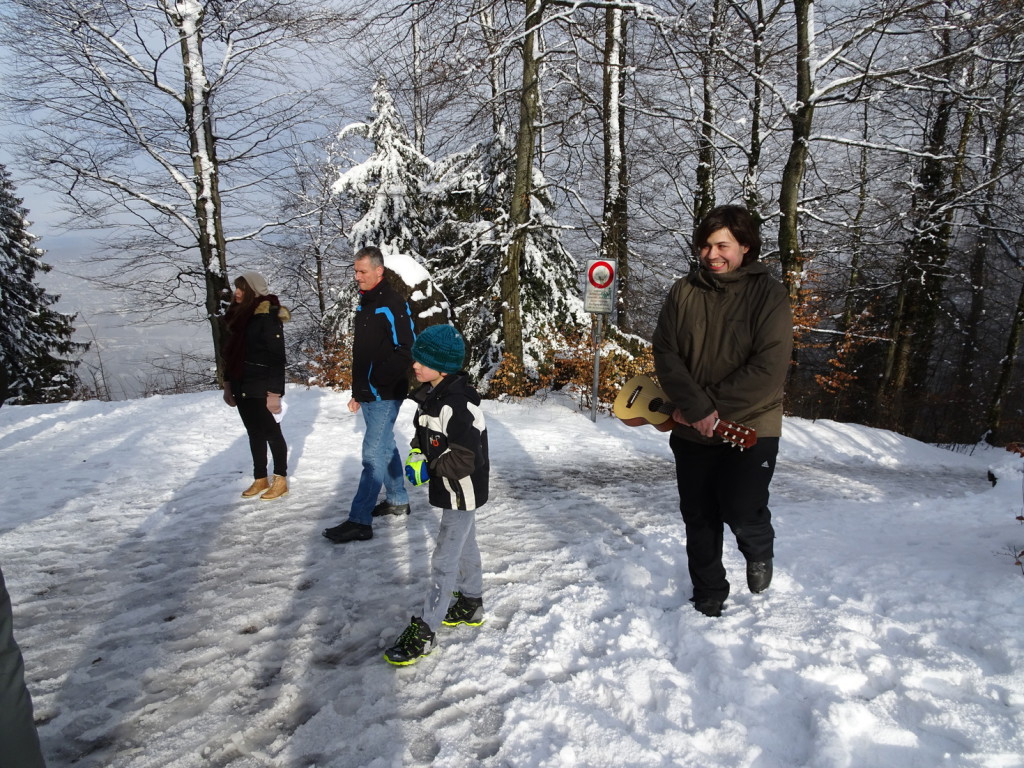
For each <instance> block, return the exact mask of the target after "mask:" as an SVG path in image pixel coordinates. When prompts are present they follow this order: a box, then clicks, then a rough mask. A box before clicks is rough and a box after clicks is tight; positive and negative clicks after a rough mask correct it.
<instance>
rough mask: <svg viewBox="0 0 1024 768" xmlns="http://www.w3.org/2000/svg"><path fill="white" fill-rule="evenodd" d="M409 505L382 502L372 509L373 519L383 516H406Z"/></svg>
mask: <svg viewBox="0 0 1024 768" xmlns="http://www.w3.org/2000/svg"><path fill="white" fill-rule="evenodd" d="M408 514H409V505H408V504H392V503H391V502H390V501H387V500H384V501H382V502H380V503H379V504H378V505H377V506H375V507H374V508H373V516H374V517H383V516H384V515H408Z"/></svg>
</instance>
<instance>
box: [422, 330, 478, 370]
mask: <svg viewBox="0 0 1024 768" xmlns="http://www.w3.org/2000/svg"><path fill="white" fill-rule="evenodd" d="M412 359H413V360H415V361H416V362H417V363H419V364H420V365H425V366H426V367H427V368H432V369H433V370H435V371H437V372H438V373H458V372H459V371H460V370H462V362H463V360H465V359H466V342H465V341H463V339H462V336H461V335H460V334H459V332H458V331H456V330H455V328H453V327H452V326H450V325H432V326H430V327H429V328H426V329H424V330H423V332H422V333H421V334H420V335H419V336H417V337H416V341H415V343H414V344H413V345H412Z"/></svg>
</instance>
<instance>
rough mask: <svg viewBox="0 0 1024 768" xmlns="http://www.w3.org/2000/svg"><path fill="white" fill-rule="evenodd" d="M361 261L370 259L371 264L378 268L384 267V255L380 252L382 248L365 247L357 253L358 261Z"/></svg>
mask: <svg viewBox="0 0 1024 768" xmlns="http://www.w3.org/2000/svg"><path fill="white" fill-rule="evenodd" d="M360 259H369V260H370V264H371V265H372V266H373V267H374V268H376V267H383V266H384V254H383V253H381V252H380V248H378V247H377V246H375V245H364V246H363V247H362V248H360V249H359V250H358V251H356V258H355V260H356V261H359V260H360Z"/></svg>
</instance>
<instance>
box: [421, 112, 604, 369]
mask: <svg viewBox="0 0 1024 768" xmlns="http://www.w3.org/2000/svg"><path fill="white" fill-rule="evenodd" d="M514 167H515V149H514V147H513V146H512V144H511V142H510V141H509V138H508V136H507V135H506V134H505V133H504V132H499V133H498V134H497V135H496V136H495V137H494V139H493V140H492V141H491V142H490V143H488V144H485V145H476V146H474V147H472V148H471V149H469V150H467V151H465V152H460V153H456V154H453V155H450V156H448V157H447V158H445V159H443V160H440V161H438V162H437V163H436V165H435V166H434V180H433V183H432V184H431V186H430V188H429V190H428V191H429V199H430V207H431V209H432V210H433V212H434V215H435V221H436V223H435V227H434V229H433V230H432V232H431V235H430V238H429V248H428V251H427V257H426V261H427V266H428V269H429V270H430V272H431V274H432V275H433V276H434V279H435V280H436V281H437V282H438V283H439V284H440V285H441V286H442V288H443V289H444V291H445V294H446V295H447V296H448V298H449V300H450V301H451V303H452V306H453V307H454V309H455V315H456V321H457V325H458V326H459V328H460V329H461V330H462V331H463V333H464V334H465V336H466V340H467V342H468V344H469V350H470V351H469V355H468V365H469V370H470V373H472V374H473V375H474V378H475V379H477V381H479V382H480V383H481V385H482V386H486V384H487V382H488V380H489V378H490V376H491V375H492V374H493V373H494V371H495V370H496V369H497V367H498V365H499V364H500V363H501V359H502V355H503V351H504V344H503V342H502V339H501V316H500V314H499V308H500V292H499V284H498V277H499V270H500V269H501V254H502V253H503V252H504V250H505V249H507V248H508V247H509V243H510V242H511V239H512V230H511V227H510V223H509V201H510V198H511V194H512V180H513V175H514ZM533 189H534V193H533V197H532V200H531V221H530V230H529V235H528V239H527V244H526V251H525V253H524V256H523V261H522V264H521V267H520V270H521V274H520V290H521V291H522V306H521V309H522V317H523V346H524V358H525V363H526V366H527V369H531V368H532V369H536V368H537V367H538V366H539V365H540V364H541V362H542V361H543V360H544V359H545V357H547V356H548V355H549V354H550V352H551V351H552V349H555V348H558V347H559V346H561V345H562V344H563V342H564V341H565V340H566V339H568V338H571V337H573V336H574V335H577V334H581V333H586V332H587V331H589V328H590V320H589V318H588V316H587V314H586V313H585V312H584V311H583V302H582V301H581V299H580V298H579V286H578V278H577V265H576V262H575V259H574V258H573V256H572V254H570V253H569V252H568V251H567V250H566V249H565V247H564V246H563V245H562V242H561V238H560V237H559V234H558V223H557V222H556V221H555V220H554V219H553V218H552V216H551V215H550V213H549V211H550V209H551V200H550V198H549V197H548V195H547V194H546V192H545V191H544V190H545V189H546V182H545V179H544V177H543V174H541V172H540V171H539V170H537V169H534V178H533Z"/></svg>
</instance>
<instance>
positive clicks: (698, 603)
mask: <svg viewBox="0 0 1024 768" xmlns="http://www.w3.org/2000/svg"><path fill="white" fill-rule="evenodd" d="M691 600H692V602H693V607H694V608H696V609H697V610H698V611H700V612H701V613H703V614H704V615H705V616H710V617H711V618H713V619H717V618H718V617H719V616H721V615H722V606H723V605H725V601H724V600H718V599H716V598H714V597H702V598H700V599H699V600H697V599H696V598H691Z"/></svg>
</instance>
